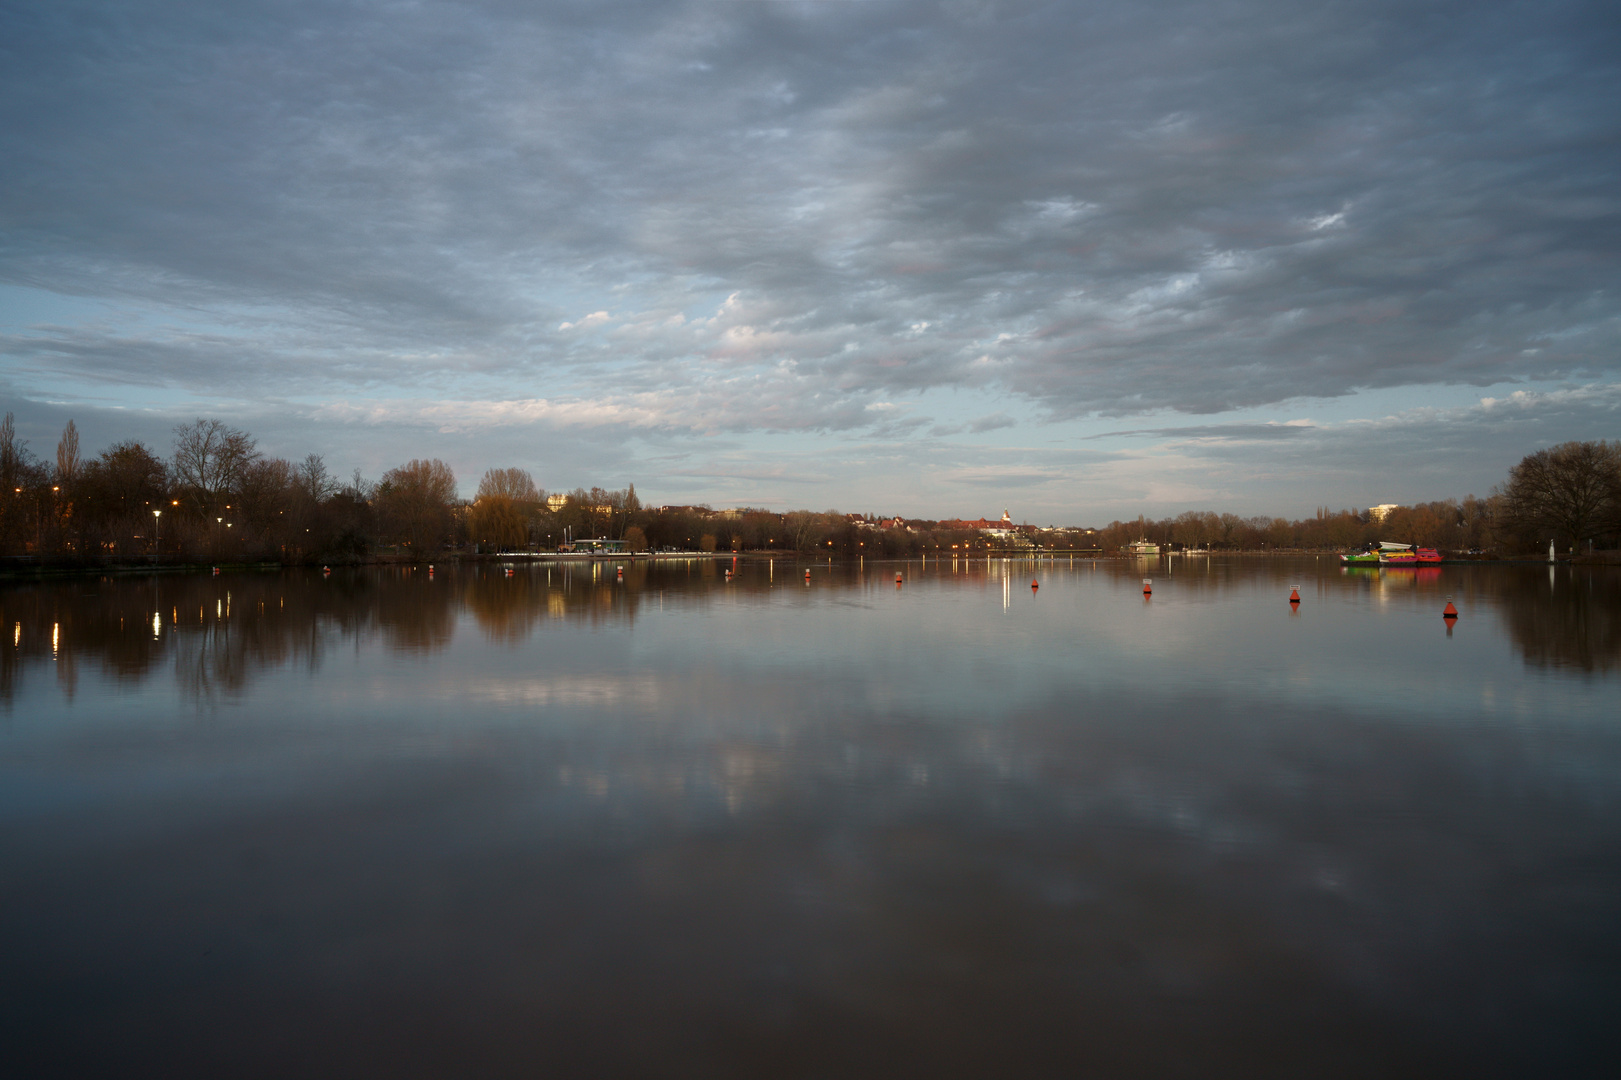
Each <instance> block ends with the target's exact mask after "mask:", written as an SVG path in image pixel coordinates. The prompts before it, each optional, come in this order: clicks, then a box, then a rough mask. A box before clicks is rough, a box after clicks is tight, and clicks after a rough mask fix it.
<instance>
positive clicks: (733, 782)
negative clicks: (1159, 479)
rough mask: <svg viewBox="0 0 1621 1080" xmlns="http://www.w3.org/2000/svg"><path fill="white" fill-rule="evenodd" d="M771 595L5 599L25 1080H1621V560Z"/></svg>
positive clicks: (743, 581)
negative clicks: (878, 1079)
mask: <svg viewBox="0 0 1621 1080" xmlns="http://www.w3.org/2000/svg"><path fill="white" fill-rule="evenodd" d="M728 565H730V564H729V563H714V562H692V563H684V562H677V563H667V564H659V565H653V566H649V565H647V564H644V563H637V564H634V565H630V566H627V568H626V570H625V577H624V580H623V581H622V582H621V581H619V580H617V579H616V577H615V574H614V570H613V566H612V564H609V565H607V566H603V565H600V564H599V565H597V566H584V565H577V566H571V567H563V566H556V565H553V566H546V565H536V566H520V567H516V568H515V570H514V574H513V576H512V577H507V576H505V573H504V572H503V569H502V568H501V567H498V566H482V567H479V568H477V569H471V568H463V569H460V570H457V569H454V568H440V569H439V570H438V571H437V572H436V573H435V574H434V575H433V576H431V577H430V576H429V575H428V574H427V573H426V571H425V570H417V571H413V572H408V571H401V570H395V569H367V570H362V571H353V572H341V573H334V574H333V575H332V576H331V577H329V578H323V577H321V576H320V575H318V574H312V573H301V572H300V573H280V574H237V575H231V574H224V575H221V576H219V577H200V576H199V577H164V576H154V577H119V578H109V579H105V580H95V579H85V580H79V581H72V582H65V583H58V584H50V585H16V584H13V585H9V586H0V628H3V631H4V640H3V641H0V1063H4V1062H9V1065H8V1066H7V1068H6V1071H7V1073H8V1074H10V1075H25V1076H57V1075H97V1074H99V1075H107V1076H146V1075H151V1076H160V1075H161V1076H266V1077H282V1076H293V1075H297V1076H372V1075H375V1076H399V1077H408V1076H423V1077H444V1076H469V1077H476V1076H520V1075H521V1076H536V1075H553V1076H693V1077H730V1076H737V1077H743V1076H749V1077H763V1076H784V1077H800V1076H803V1077H821V1076H828V1077H834V1076H1098V1077H1138V1076H1142V1077H1161V1076H1188V1077H1206V1076H1245V1077H1255V1076H1315V1077H1332V1076H1346V1077H1352V1076H1354V1077H1367V1076H1373V1075H1378V1076H1437V1075H1456V1076H1526V1075H1547V1076H1588V1075H1594V1076H1597V1075H1604V1076H1609V1075H1615V1071H1614V1070H1615V1068H1616V1066H1617V1063H1618V1062H1621V1057H1618V1055H1617V1045H1618V1042H1621V1036H1618V1034H1617V1023H1616V1019H1615V1016H1616V1004H1617V1002H1618V1001H1621V574H1617V573H1616V572H1615V571H1584V570H1572V569H1570V568H1558V569H1550V568H1547V567H1540V566H1497V567H1478V568H1477V567H1451V566H1448V567H1444V568H1440V569H1427V570H1419V571H1414V570H1402V571H1390V572H1385V573H1380V572H1379V571H1377V570H1375V571H1349V572H1347V571H1342V570H1341V569H1339V567H1338V566H1336V565H1332V564H1331V563H1330V562H1329V561H1328V560H1326V559H1325V560H1315V559H1309V558H1308V559H1303V560H1299V561H1294V562H1290V561H1286V560H1276V559H1272V560H1259V559H1249V560H1246V559H1240V558H1229V559H1222V558H1216V559H1186V560H1184V559H1177V560H1175V561H1174V562H1166V561H1157V562H1152V563H1124V562H1114V563H1108V562H1099V563H1097V564H1095V565H1094V564H1093V563H1091V562H1085V561H1080V562H1076V563H1074V564H1069V563H1059V564H1057V565H1049V564H1045V563H1043V564H1041V565H1039V566H1037V565H1035V564H1031V563H1005V564H1004V563H986V562H984V561H977V562H972V563H968V562H963V563H957V564H953V563H952V562H951V561H950V560H949V559H948V560H945V561H942V562H939V563H936V562H934V561H930V562H929V563H927V564H926V565H925V564H919V563H917V562H912V563H909V564H897V563H868V564H866V565H865V566H859V565H858V566H847V565H835V566H829V565H828V564H826V563H822V564H815V565H814V566H813V567H812V574H811V579H810V581H809V583H807V582H806V581H805V578H804V568H805V564H803V563H798V564H796V563H793V562H791V561H777V562H775V563H770V562H767V561H765V560H757V561H749V560H745V561H743V562H740V563H738V564H737V575H736V577H735V578H734V579H733V580H730V581H728V580H727V579H726V578H725V576H724V569H725V568H726V566H728ZM897 573H900V574H902V575H903V576H904V584H902V585H900V586H897V585H896V584H895V575H896V574H897ZM1144 576H1151V577H1152V578H1153V582H1154V584H1153V593H1152V597H1151V598H1147V599H1145V597H1144V596H1143V594H1142V579H1143V577H1144ZM1032 578H1037V579H1039V581H1040V589H1039V590H1032V589H1031V588H1030V583H1031V580H1032ZM1292 585H1298V586H1299V587H1300V592H1301V596H1302V598H1303V600H1302V603H1301V604H1300V605H1299V609H1298V611H1294V610H1291V608H1290V605H1289V604H1288V602H1287V598H1288V595H1289V589H1290V586H1292ZM1448 596H1451V597H1453V599H1454V602H1455V603H1456V604H1457V605H1458V607H1459V608H1460V609H1461V611H1462V618H1461V619H1459V620H1458V622H1457V625H1456V626H1455V627H1453V628H1451V629H1450V630H1449V629H1448V627H1447V626H1446V625H1445V623H1444V622H1443V620H1442V619H1441V610H1442V606H1443V604H1444V603H1445V601H1446V597H1448Z"/></svg>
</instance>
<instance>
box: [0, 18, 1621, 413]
mask: <svg viewBox="0 0 1621 1080" xmlns="http://www.w3.org/2000/svg"><path fill="white" fill-rule="evenodd" d="M1618 26H1621V20H1617V19H1615V17H1614V16H1613V13H1612V12H1611V10H1610V8H1609V7H1608V6H1606V5H1602V4H1597V3H1551V4H1540V5H1534V6H1532V5H1518V4H1508V3H1495V4H1484V5H1482V4H1461V3H1458V4H1441V5H1424V6H1415V5H1411V4H1398V3H1386V2H1363V3H1349V4H1339V5H1321V6H1318V7H1312V8H1301V7H1300V6H1299V5H1291V4H1282V3H1277V2H1251V3H1240V2H1231V3H1217V4H1202V3H1201V4H1191V3H1190V4H1182V5H1170V6H1164V5H1161V6H1158V7H1155V8H1153V9H1142V10H1141V11H1125V10H1122V9H1116V8H1108V7H1097V8H1076V7H1073V6H1069V5H1050V4H1035V3H1006V4H993V3H985V4H979V5H972V6H952V5H947V6H946V7H943V8H942V7H939V6H937V5H933V4H922V3H892V4H859V5H845V4H841V5H779V4H699V3H693V4H687V5H673V6H667V5H651V4H648V5H608V6H603V5H585V4H578V5H568V4H565V5H547V6H546V8H545V9H544V12H541V11H539V10H537V9H533V8H532V7H531V6H528V5H516V4H507V3H432V2H430V3H424V4H420V5H413V6H410V7H405V8H401V7H399V6H379V5H371V4H366V3H353V4H346V5H315V4H310V5H296V4H295V5H281V4H274V5H270V4H267V5H258V4H251V3H248V4H242V5H231V6H230V7H229V8H221V7H219V6H218V5H214V4H200V3H199V4H193V5H188V4H153V5H143V4H140V3H135V2H132V3H129V4H120V5H103V4H88V3H84V4H74V3H67V2H53V3H50V4H45V3H30V4H21V5H13V6H11V7H10V8H8V14H7V34H6V35H4V41H0V159H3V160H5V161H6V162H7V183H6V184H5V185H4V187H3V188H0V234H3V237H0V282H8V283H12V284H26V285H32V286H36V287H40V288H45V289H48V290H53V291H57V292H63V293H72V294H79V295H93V296H110V297H116V298H118V299H119V300H120V301H121V302H127V303H131V304H140V303H150V304H157V305H162V310H163V311H164V313H165V314H164V318H163V319H160V320H158V321H159V322H160V323H161V322H163V321H164V320H168V321H171V322H173V323H175V324H177V325H178V324H183V323H185V322H186V320H187V319H188V318H190V319H194V320H195V321H196V322H199V323H213V324H216V325H218V324H231V325H238V324H241V325H250V326H251V327H252V328H253V329H252V331H251V332H252V333H253V334H254V335H255V344H254V345H253V346H252V347H241V348H226V347H223V346H224V345H228V344H230V343H229V342H218V341H214V340H213V339H211V338H209V336H208V333H209V332H206V331H202V332H199V331H191V332H188V333H184V334H182V333H176V332H173V331H172V330H171V329H165V328H163V327H161V326H160V327H159V328H158V329H155V330H153V329H149V330H148V331H146V332H145V334H146V336H145V337H144V339H141V340H135V339H132V338H131V337H130V336H129V335H130V334H132V333H135V332H136V331H134V330H132V329H131V328H129V327H120V328H119V329H118V332H117V333H110V334H106V335H103V340H102V341H101V342H100V343H99V344H98V343H96V342H95V341H91V340H89V337H90V336H94V335H89V336H87V334H86V332H85V331H82V330H81V331H76V332H74V333H64V332H61V331H57V330H49V329H42V330H35V331H27V332H23V333H16V332H14V333H13V334H12V335H11V337H10V338H8V339H7V340H6V341H5V342H4V343H0V350H4V352H3V354H0V355H3V356H4V359H5V363H6V364H7V365H8V367H10V368H13V369H16V368H22V367H26V366H28V365H31V364H36V363H42V364H50V365H58V366H59V367H60V369H61V370H62V371H63V372H64V373H67V374H75V373H76V374H77V375H78V376H80V377H82V378H84V379H86V380H88V381H91V382H106V381H114V382H117V381H129V382H134V383H142V384H146V385H164V386H181V387H188V388H194V389H196V390H197V391H198V392H205V393H212V392H228V391H233V390H234V389H235V388H239V387H243V386H251V384H252V382H253V380H254V379H256V378H260V377H262V376H263V374H264V372H266V371H267V370H280V371H282V372H284V373H286V374H288V375H289V376H294V377H297V378H299V379H301V380H304V379H307V380H308V385H309V386H310V387H311V388H312V390H313V391H314V392H318V393H325V394H340V393H344V392H359V391H361V390H366V389H371V388H377V387H387V388H391V389H394V390H405V389H411V390H418V391H420V390H434V391H436V392H441V393H444V394H447V395H453V394H455V393H457V392H458V390H457V387H458V385H459V384H460V385H465V384H466V381H467V380H471V382H472V384H473V385H474V388H475V390H476V391H477V392H478V393H483V392H484V390H485V388H486V385H500V386H505V387H507V388H508V389H509V391H510V393H511V396H513V397H514V398H526V397H531V396H548V397H551V396H557V395H558V394H565V395H566V394H574V395H578V396H589V397H591V398H593V399H602V400H607V399H611V398H615V397H616V396H626V397H630V396H634V395H637V394H642V395H647V394H659V393H665V392H669V393H673V394H676V395H678V396H679V395H682V394H691V395H696V397H695V398H694V400H696V401H698V402H700V404H699V406H698V410H699V411H700V412H702V411H704V410H707V414H706V415H705V416H702V417H699V418H698V419H697V420H695V421H693V420H691V418H690V417H689V418H688V421H683V422H684V423H687V422H689V421H690V424H689V426H691V427H693V428H694V429H697V430H728V431H735V430H745V429H748V428H751V427H754V428H763V429H767V430H786V431H804V430H853V429H862V428H866V427H870V426H872V425H874V424H875V423H876V424H879V425H885V424H887V425H889V426H888V427H887V428H884V430H885V431H887V432H890V433H899V432H900V429H897V428H896V427H895V426H894V425H896V424H897V423H902V422H905V423H908V424H911V429H910V430H912V431H913V432H914V433H917V434H921V433H922V428H923V427H924V426H925V425H924V424H923V423H922V422H921V421H917V420H916V419H907V420H905V421H897V420H895V419H894V418H892V417H890V418H884V417H875V416H874V414H872V413H871V411H870V410H869V409H868V406H870V405H872V404H874V403H877V402H880V401H883V400H886V399H890V398H893V397H895V396H897V395H903V394H916V393H920V392H922V391H926V390H929V389H933V388H951V387H976V388H983V389H987V390H991V391H1000V392H1004V393H1011V394H1014V395H1017V396H1019V397H1021V398H1023V399H1025V400H1026V401H1028V402H1030V403H1033V404H1034V405H1035V406H1036V407H1037V408H1038V409H1039V410H1041V411H1042V413H1044V414H1045V415H1047V416H1049V417H1053V418H1066V417H1075V416H1083V415H1088V414H1093V413H1100V414H1104V415H1119V416H1124V415H1129V414H1132V413H1136V412H1140V411H1145V410H1155V409H1163V408H1173V409H1178V410H1182V411H1185V412H1189V413H1196V414H1215V413H1220V412H1222V411H1224V410H1226V409H1229V408H1233V407H1237V406H1253V405H1258V404H1265V403H1269V402H1276V401H1281V400H1285V399H1289V398H1295V397H1301V396H1313V395H1335V394H1343V393H1346V392H1348V391H1350V390H1352V389H1354V388H1358V387H1390V386H1404V385H1424V384H1435V383H1463V384H1478V385H1486V384H1489V383H1492V382H1495V381H1499V380H1502V379H1504V378H1512V377H1522V376H1535V377H1540V378H1552V377H1583V378H1585V377H1600V378H1615V377H1617V376H1618V375H1621V370H1618V369H1621V348H1618V346H1621V315H1618V310H1617V306H1616V299H1615V298H1616V296H1617V295H1621V259H1618V258H1617V256H1618V254H1621V196H1618V195H1617V194H1616V193H1617V191H1621V139H1618V138H1617V137H1616V136H1617V130H1616V126H1617V122H1616V110H1615V108H1614V106H1613V102H1614V101H1616V100H1621V68H1618V66H1617V65H1616V64H1615V62H1614V57H1615V56H1617V55H1621V30H1618ZM1168 27H1175V28H1176V29H1175V31H1174V32H1172V31H1168V30H1167V28H1168ZM732 294H738V295H739V303H738V305H737V306H736V307H735V308H734V309H730V310H729V311H728V312H727V313H723V314H720V315H716V314H715V307H716V304H717V301H718V300H723V299H724V298H725V297H727V296H729V295H732ZM598 310H608V311H610V312H612V313H613V314H614V317H615V319H616V322H615V323H613V324H611V325H605V326H603V327H601V328H597V329H594V330H593V331H592V332H590V333H586V334H570V333H566V332H561V331H559V330H558V329H557V328H558V326H559V325H560V324H561V323H563V322H572V321H577V320H578V319H579V318H580V317H582V316H584V315H588V314H590V313H591V312H594V311H598ZM694 312H697V313H699V314H697V315H694V314H693V313H694ZM677 315H681V316H682V318H681V320H680V321H675V320H674V318H673V317H674V316H677ZM711 318H712V321H709V320H711ZM149 322H150V320H149ZM216 346H219V347H216ZM785 372H787V373H786V374H785ZM937 430H940V431H943V430H944V429H937ZM982 430H983V429H982ZM1190 430H1196V429H1190ZM1189 437H1195V436H1189ZM1208 437H1225V436H1220V435H1212V436H1208ZM1247 437H1254V438H1280V437H1284V436H1279V435H1258V434H1253V433H1252V434H1251V435H1249V436H1247Z"/></svg>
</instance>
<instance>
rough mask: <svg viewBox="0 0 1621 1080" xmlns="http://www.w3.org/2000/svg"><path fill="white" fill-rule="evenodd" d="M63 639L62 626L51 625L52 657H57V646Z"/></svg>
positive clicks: (58, 624)
mask: <svg viewBox="0 0 1621 1080" xmlns="http://www.w3.org/2000/svg"><path fill="white" fill-rule="evenodd" d="M61 639H62V624H61V623H52V624H51V655H52V656H55V655H56V650H57V645H58V643H59V642H60V641H61Z"/></svg>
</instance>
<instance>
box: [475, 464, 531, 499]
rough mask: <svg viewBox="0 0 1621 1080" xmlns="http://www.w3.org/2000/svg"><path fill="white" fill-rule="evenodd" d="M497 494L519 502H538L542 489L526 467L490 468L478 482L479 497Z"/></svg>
mask: <svg viewBox="0 0 1621 1080" xmlns="http://www.w3.org/2000/svg"><path fill="white" fill-rule="evenodd" d="M489 496H497V497H500V498H506V499H511V500H512V501H513V502H518V503H537V502H539V501H540V489H539V488H537V487H535V479H534V477H532V476H530V475H529V473H528V471H527V470H524V469H490V470H488V471H486V472H485V473H484V479H482V480H480V481H479V483H478V497H479V498H481V499H482V498H486V497H489Z"/></svg>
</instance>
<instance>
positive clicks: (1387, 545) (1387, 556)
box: [1379, 540, 1418, 566]
mask: <svg viewBox="0 0 1621 1080" xmlns="http://www.w3.org/2000/svg"><path fill="white" fill-rule="evenodd" d="M1379 565H1380V566H1417V565H1418V552H1416V551H1414V550H1413V545H1412V544H1392V543H1391V542H1390V541H1388V540H1385V541H1381V542H1380V544H1379Z"/></svg>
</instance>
